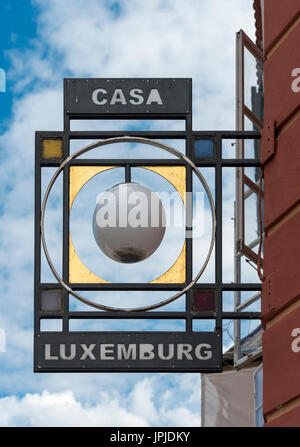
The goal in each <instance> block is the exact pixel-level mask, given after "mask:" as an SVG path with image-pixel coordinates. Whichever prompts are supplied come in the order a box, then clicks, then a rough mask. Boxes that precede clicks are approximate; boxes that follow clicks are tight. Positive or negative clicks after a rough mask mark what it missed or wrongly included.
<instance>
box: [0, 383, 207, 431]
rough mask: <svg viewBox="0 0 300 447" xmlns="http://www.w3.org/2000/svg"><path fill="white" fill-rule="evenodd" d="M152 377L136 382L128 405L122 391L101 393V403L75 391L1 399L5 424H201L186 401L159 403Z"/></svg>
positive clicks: (85, 425)
mask: <svg viewBox="0 0 300 447" xmlns="http://www.w3.org/2000/svg"><path fill="white" fill-rule="evenodd" d="M151 385H152V384H151V380H148V379H145V380H143V381H140V382H138V383H137V384H136V386H135V387H134V389H133V390H132V392H131V393H130V394H129V395H128V396H127V397H126V403H127V406H126V405H124V402H123V400H122V398H121V396H120V395H118V393H116V392H114V393H112V394H111V393H107V392H101V393H100V395H99V403H96V404H89V403H85V404H82V402H80V401H79V400H77V399H76V398H75V396H74V394H73V392H72V391H70V390H66V391H63V392H56V393H50V392H48V391H43V392H41V393H40V394H38V393H34V394H30V393H26V394H25V396H24V397H22V398H19V397H17V396H7V397H3V398H1V399H0V421H1V422H0V425H1V426H19V425H25V426H34V427H46V426H47V427H103V426H108V427H116V426H117V427H148V426H180V427H184V426H190V427H191V426H199V425H200V416H199V414H193V413H192V412H191V411H190V410H189V409H188V408H186V407H185V406H184V402H181V403H179V404H177V405H176V407H175V408H174V407H170V406H168V405H162V406H160V407H158V406H155V403H154V399H153V397H154V396H153V394H154V392H153V390H152V387H151Z"/></svg>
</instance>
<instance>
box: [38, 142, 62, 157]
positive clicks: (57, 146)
mask: <svg viewBox="0 0 300 447" xmlns="http://www.w3.org/2000/svg"><path fill="white" fill-rule="evenodd" d="M42 148H43V153H42V156H43V158H62V156H63V149H62V140H43V141H42Z"/></svg>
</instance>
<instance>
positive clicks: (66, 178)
mask: <svg viewBox="0 0 300 447" xmlns="http://www.w3.org/2000/svg"><path fill="white" fill-rule="evenodd" d="M64 91H66V89H64ZM64 101H66V98H65V97H64ZM64 110H65V106H64ZM69 133H70V119H69V117H68V116H67V114H66V113H64V139H63V152H64V158H66V157H68V156H69V155H70V137H69ZM69 189H70V166H69V165H67V166H65V168H64V169H63V235H62V237H63V253H62V260H63V262H62V265H63V271H62V276H63V280H64V281H65V282H66V284H68V283H69V226H70V210H69ZM63 297H64V303H63V305H64V316H63V332H68V331H69V318H68V314H69V294H68V292H67V291H66V290H64V293H63Z"/></svg>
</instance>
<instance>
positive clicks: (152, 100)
mask: <svg viewBox="0 0 300 447" xmlns="http://www.w3.org/2000/svg"><path fill="white" fill-rule="evenodd" d="M191 91H192V90H191V79H151V78H147V79H66V80H65V110H66V113H67V114H70V115H77V114H146V115H151V114H156V115H161V114H164V113H170V114H172V115H178V114H179V115H180V114H181V115H182V114H189V113H191Z"/></svg>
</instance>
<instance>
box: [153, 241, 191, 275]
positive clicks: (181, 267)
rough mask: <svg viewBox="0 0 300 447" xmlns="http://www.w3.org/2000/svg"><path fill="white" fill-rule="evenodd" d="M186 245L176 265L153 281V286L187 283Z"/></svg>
mask: <svg viewBox="0 0 300 447" xmlns="http://www.w3.org/2000/svg"><path fill="white" fill-rule="evenodd" d="M185 280H186V277H185V243H184V245H183V248H182V250H181V253H180V255H179V256H178V258H177V259H176V261H175V262H174V264H173V265H172V266H171V267H170V268H169V270H167V271H166V272H165V273H163V274H162V275H161V276H159V277H158V278H156V279H154V280H153V281H151V284H156V283H160V284H181V283H183V282H185Z"/></svg>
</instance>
